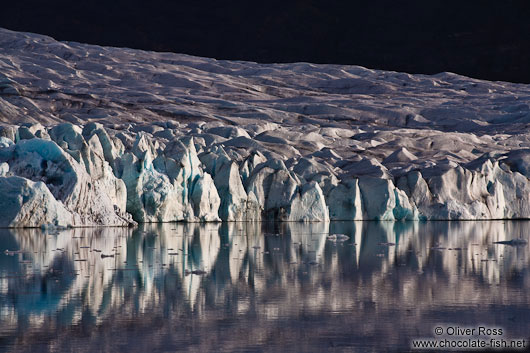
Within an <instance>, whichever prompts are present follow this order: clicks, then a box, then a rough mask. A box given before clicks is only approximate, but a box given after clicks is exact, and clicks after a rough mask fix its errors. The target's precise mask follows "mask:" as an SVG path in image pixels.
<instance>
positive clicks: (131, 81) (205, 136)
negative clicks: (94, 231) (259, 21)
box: [0, 29, 530, 227]
mask: <svg viewBox="0 0 530 353" xmlns="http://www.w3.org/2000/svg"><path fill="white" fill-rule="evenodd" d="M529 102H530V87H529V86H527V85H517V84H510V83H505V82H486V81H480V80H474V79H470V78H466V77H462V76H458V75H455V74H451V73H442V74H438V75H433V76H427V75H409V74H404V73H396V72H385V71H376V70H369V69H366V68H362V67H357V66H338V65H312V64H305V63H295V64H281V65H280V64H279V65H262V64H256V63H249V62H229V61H217V60H214V59H205V58H196V57H191V56H187V55H179V54H171V53H153V52H143V51H138V50H131V49H120V48H104V47H97V46H90V45H84V44H78V43H61V42H57V41H54V40H53V39H51V38H49V37H44V36H40V35H35V34H26V33H17V32H11V31H7V30H3V29H0V226H3V227H6V226H8V227H39V226H47V227H58V226H68V225H72V226H88V225H115V226H124V225H129V224H133V223H135V222H170V221H187V222H209V221H220V220H222V221H260V220H282V221H295V222H298V221H301V222H318V221H328V220H388V221H397V220H447V219H504V218H530V184H529V177H530V139H529V138H528V134H527V131H528V127H527V125H528V121H529V119H530V107H529Z"/></svg>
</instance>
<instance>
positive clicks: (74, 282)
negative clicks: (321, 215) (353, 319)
mask: <svg viewBox="0 0 530 353" xmlns="http://www.w3.org/2000/svg"><path fill="white" fill-rule="evenodd" d="M278 227H279V228H278ZM330 232H331V233H343V234H347V235H348V236H350V240H349V241H347V242H344V243H335V242H331V241H328V240H326V235H327V234H329V233H330ZM37 233H38V234H37ZM527 234H528V224H527V223H523V222H507V223H503V222H479V223H471V222H457V223H454V222H444V223H425V224H418V223H372V222H365V223H361V222H344V223H317V224H300V223H288V224H282V225H278V224H270V225H264V228H263V229H261V228H260V226H259V225H258V224H256V223H229V224H223V225H219V224H207V225H199V224H163V225H158V226H145V227H142V228H139V229H136V230H134V231H133V230H129V229H123V228H117V229H110V228H104V229H71V230H66V231H62V232H60V233H58V234H56V235H49V234H48V235H43V234H41V233H40V231H37V230H20V231H12V232H11V231H7V230H4V231H3V237H2V244H3V246H4V247H7V248H8V249H9V250H21V253H16V254H9V255H8V254H2V255H0V313H1V315H0V319H1V324H2V327H3V329H2V332H3V335H7V334H8V332H10V331H11V330H15V331H16V330H23V329H25V328H27V327H31V328H33V329H35V328H36V327H41V328H42V329H44V328H45V326H46V325H49V317H50V316H52V317H54V318H55V320H57V322H56V323H55V324H56V325H61V324H67V323H69V324H76V323H81V322H85V321H86V320H89V319H90V320H95V322H105V320H106V318H107V317H108V316H109V315H111V314H112V315H116V313H120V315H124V316H125V317H127V316H129V315H133V316H138V315H142V313H145V312H150V311H153V310H158V309H157V308H162V307H168V306H170V307H173V308H179V309H178V311H184V312H190V311H191V312H196V313H199V314H200V315H205V313H206V312H208V310H211V309H212V308H215V307H219V306H220V307H223V305H226V300H228V298H231V299H230V301H231V307H232V309H233V310H236V312H241V313H242V314H244V313H248V312H249V310H252V311H256V310H257V312H258V313H260V314H259V315H264V316H265V317H268V318H269V319H270V318H274V317H279V316H285V315H286V316H289V315H291V313H293V310H295V309H296V308H301V307H303V308H304V312H306V313H309V312H313V313H318V312H321V311H322V310H327V311H329V310H331V311H333V312H344V311H348V310H352V311H355V310H361V311H362V307H359V305H364V304H362V303H363V302H366V301H370V302H372V303H375V305H376V308H378V309H377V310H384V308H388V307H389V305H390V306H392V305H395V304H396V302H399V303H401V304H400V305H404V307H408V306H410V307H414V308H415V309H414V310H415V312H416V314H417V315H422V310H427V308H428V307H430V306H431V305H432V304H433V303H434V302H444V301H446V300H447V301H449V300H451V301H454V300H456V302H457V303H458V302H461V303H466V302H469V301H474V300H475V299H476V300H485V298H484V295H486V296H487V297H488V299H487V300H488V301H489V302H497V303H508V302H510V303H512V304H513V305H518V304H525V303H529V302H530V298H528V297H527V296H526V294H524V293H525V292H528V291H526V290H522V289H521V293H520V294H519V295H517V296H513V293H512V294H509V293H510V292H509V291H507V290H506V289H505V290H503V291H495V290H491V291H487V294H484V293H485V292H484V291H480V289H481V288H482V287H483V286H484V285H488V286H489V285H501V286H503V288H504V287H506V286H508V288H509V285H510V281H511V278H512V277H513V276H514V274H517V273H519V274H522V273H525V271H526V269H527V268H528V266H529V265H530V263H529V261H530V258H529V256H528V249H527V246H523V247H511V246H507V245H499V244H493V242H494V241H500V240H507V239H511V238H514V237H526V236H527ZM354 244H355V245H354ZM197 270H199V271H197ZM193 271H195V272H193ZM525 278H526V277H525ZM518 285H522V286H523V287H525V286H526V285H527V283H526V282H524V283H522V284H518ZM345 286H346V287H345ZM234 291H236V292H238V291H239V292H240V295H239V296H237V297H233V295H234V293H236V292H234ZM337 293H340V295H336V294H337ZM470 293H480V294H481V298H478V297H477V298H475V299H473V298H470V297H469V295H470ZM383 297H384V298H387V299H386V300H390V299H388V298H393V299H391V300H390V302H385V301H381V298H383ZM260 298H261V299H260ZM266 298H268V299H266ZM172 310H173V309H172ZM175 310H176V309H175ZM201 313H202V314H201ZM199 317H201V316H199Z"/></svg>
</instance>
